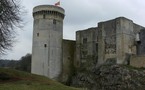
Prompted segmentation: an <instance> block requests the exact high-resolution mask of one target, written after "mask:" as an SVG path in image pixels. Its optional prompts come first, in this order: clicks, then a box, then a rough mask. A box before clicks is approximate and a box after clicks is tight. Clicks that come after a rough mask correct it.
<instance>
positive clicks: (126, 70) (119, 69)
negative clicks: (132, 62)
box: [72, 64, 145, 90]
mask: <svg viewBox="0 0 145 90" xmlns="http://www.w3.org/2000/svg"><path fill="white" fill-rule="evenodd" d="M72 84H73V86H76V87H80V86H81V87H86V88H89V90H145V69H144V68H135V67H132V66H128V65H118V64H114V65H109V64H104V65H100V66H98V67H95V68H94V69H92V70H89V71H79V72H78V73H77V75H76V76H75V77H74V78H73V83H72Z"/></svg>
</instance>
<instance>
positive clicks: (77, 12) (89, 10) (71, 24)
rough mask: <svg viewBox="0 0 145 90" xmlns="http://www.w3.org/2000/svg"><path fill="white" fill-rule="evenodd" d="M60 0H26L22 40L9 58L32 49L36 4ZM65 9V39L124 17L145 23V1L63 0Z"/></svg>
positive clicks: (15, 57) (20, 32)
mask: <svg viewBox="0 0 145 90" xmlns="http://www.w3.org/2000/svg"><path fill="white" fill-rule="evenodd" d="M57 1H58V0H22V4H23V5H24V6H25V8H26V10H27V12H28V13H27V15H25V16H22V17H24V19H25V22H27V23H26V25H25V27H24V31H19V32H18V33H19V36H18V37H17V39H18V41H19V42H17V43H16V44H15V47H14V48H13V51H12V52H10V53H9V54H8V55H7V56H5V58H12V59H20V57H21V56H24V55H25V54H26V53H28V52H31V50H32V47H31V46H32V31H33V27H32V26H33V17H32V10H33V7H35V6H37V5H42V4H53V5H54V3H56V2H57ZM61 6H62V7H63V8H64V9H65V15H66V16H65V19H64V32H63V36H64V38H65V39H73V40H74V39H75V32H76V31H77V30H83V29H87V28H90V27H97V23H98V22H101V21H106V20H110V19H114V18H116V17H120V16H124V17H127V18H129V19H131V20H133V21H134V22H135V23H137V24H140V25H142V26H145V22H144V21H145V17H144V15H145V10H144V8H145V1H144V0H62V1H61Z"/></svg>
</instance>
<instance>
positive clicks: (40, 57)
mask: <svg viewBox="0 0 145 90" xmlns="http://www.w3.org/2000/svg"><path fill="white" fill-rule="evenodd" d="M33 17H34V26H33V28H34V30H33V46H32V65H31V72H32V73H34V74H38V75H44V76H47V77H49V78H51V79H57V78H58V77H59V75H60V74H61V71H62V39H63V19H64V9H63V8H61V7H58V6H53V5H40V6H36V7H35V8H34V9H33Z"/></svg>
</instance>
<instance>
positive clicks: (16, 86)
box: [0, 68, 80, 90]
mask: <svg viewBox="0 0 145 90" xmlns="http://www.w3.org/2000/svg"><path fill="white" fill-rule="evenodd" d="M0 90H80V89H76V88H72V87H68V86H64V85H62V84H60V83H58V82H56V81H53V80H50V79H48V78H46V77H43V76H39V75H33V74H30V73H26V72H21V71H16V70H11V69H3V68H0Z"/></svg>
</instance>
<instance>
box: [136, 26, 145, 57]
mask: <svg viewBox="0 0 145 90" xmlns="http://www.w3.org/2000/svg"><path fill="white" fill-rule="evenodd" d="M139 36H140V43H137V55H145V29H141V30H140V33H139Z"/></svg>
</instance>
